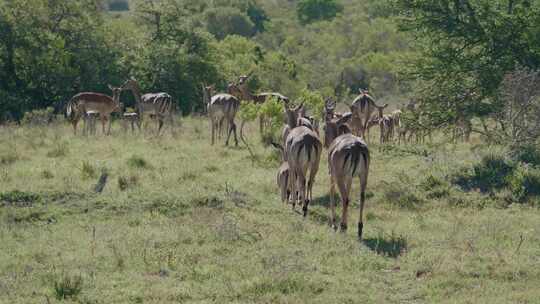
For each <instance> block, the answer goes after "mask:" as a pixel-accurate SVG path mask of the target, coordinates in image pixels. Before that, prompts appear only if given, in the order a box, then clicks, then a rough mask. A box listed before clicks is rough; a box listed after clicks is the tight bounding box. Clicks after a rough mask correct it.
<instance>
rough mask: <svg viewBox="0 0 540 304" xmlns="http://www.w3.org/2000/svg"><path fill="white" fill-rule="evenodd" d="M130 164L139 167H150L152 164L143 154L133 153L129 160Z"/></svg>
mask: <svg viewBox="0 0 540 304" xmlns="http://www.w3.org/2000/svg"><path fill="white" fill-rule="evenodd" d="M127 164H128V166H130V167H132V168H138V169H147V168H150V164H149V163H148V161H146V159H144V158H143V157H142V156H137V155H133V156H131V157H130V158H128V160H127Z"/></svg>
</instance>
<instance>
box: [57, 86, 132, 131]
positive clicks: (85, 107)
mask: <svg viewBox="0 0 540 304" xmlns="http://www.w3.org/2000/svg"><path fill="white" fill-rule="evenodd" d="M109 89H111V91H112V92H113V97H110V96H107V95H105V94H100V93H92V92H84V93H79V94H77V95H75V96H73V97H72V98H71V100H70V101H69V102H68V104H67V106H66V114H67V117H68V119H69V120H71V124H72V125H73V132H74V133H75V134H77V124H78V123H79V121H80V120H81V118H86V113H87V112H97V113H99V117H100V119H101V125H102V130H103V134H107V135H109V134H111V113H112V112H121V111H122V104H121V103H120V93H121V92H122V89H121V88H115V87H113V86H111V85H109ZM107 121H109V128H108V130H107V133H105V123H106V122H107Z"/></svg>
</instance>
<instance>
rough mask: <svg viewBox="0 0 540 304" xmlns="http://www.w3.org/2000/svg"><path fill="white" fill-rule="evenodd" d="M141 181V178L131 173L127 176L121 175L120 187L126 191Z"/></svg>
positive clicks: (119, 178) (119, 179)
mask: <svg viewBox="0 0 540 304" xmlns="http://www.w3.org/2000/svg"><path fill="white" fill-rule="evenodd" d="M138 183H139V178H138V177H137V176H135V175H131V176H129V177H126V176H119V177H118V188H120V190H122V191H125V190H127V189H129V188H131V187H133V186H136V185H137V184H138Z"/></svg>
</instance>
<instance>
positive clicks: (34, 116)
mask: <svg viewBox="0 0 540 304" xmlns="http://www.w3.org/2000/svg"><path fill="white" fill-rule="evenodd" d="M53 120H54V109H53V108H52V107H48V108H46V109H42V110H33V111H31V112H26V113H24V116H23V119H22V123H23V124H24V125H30V126H45V125H48V124H50V123H51V122H53Z"/></svg>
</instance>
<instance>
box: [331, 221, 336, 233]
mask: <svg viewBox="0 0 540 304" xmlns="http://www.w3.org/2000/svg"><path fill="white" fill-rule="evenodd" d="M330 227H332V229H334V231H337V225H336V220H332V221H331V222H330Z"/></svg>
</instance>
